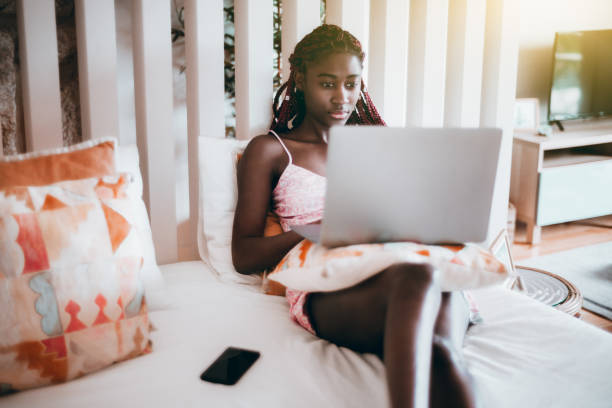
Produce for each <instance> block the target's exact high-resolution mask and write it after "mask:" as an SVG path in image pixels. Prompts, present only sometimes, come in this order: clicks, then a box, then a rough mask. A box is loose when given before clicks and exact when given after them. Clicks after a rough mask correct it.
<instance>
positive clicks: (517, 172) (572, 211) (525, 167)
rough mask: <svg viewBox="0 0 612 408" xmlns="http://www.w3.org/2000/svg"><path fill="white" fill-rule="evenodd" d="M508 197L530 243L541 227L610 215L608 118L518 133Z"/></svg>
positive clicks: (611, 159)
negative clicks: (536, 132)
mask: <svg viewBox="0 0 612 408" xmlns="http://www.w3.org/2000/svg"><path fill="white" fill-rule="evenodd" d="M510 201H511V202H512V203H513V204H514V205H515V206H516V216H517V219H518V220H520V221H522V222H525V223H526V224H527V240H528V241H529V242H531V243H538V242H540V238H541V236H540V234H541V227H542V226H545V225H551V224H558V223H562V222H568V221H575V220H579V219H584V218H591V217H598V216H602V215H607V214H612V122H610V121H606V122H596V123H595V124H590V125H584V124H582V125H573V126H572V127H566V130H565V131H564V132H560V131H557V132H555V133H554V134H553V135H552V136H549V137H546V136H536V135H533V134H527V133H516V134H515V135H514V143H513V147H512V176H511V181H510Z"/></svg>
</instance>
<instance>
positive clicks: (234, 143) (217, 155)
mask: <svg viewBox="0 0 612 408" xmlns="http://www.w3.org/2000/svg"><path fill="white" fill-rule="evenodd" d="M248 143H249V141H248V140H236V139H226V138H216V137H207V136H200V137H199V143H198V145H199V147H198V151H199V162H200V197H199V219H198V249H199V252H200V257H201V258H202V260H203V261H204V262H206V263H208V264H209V266H210V267H211V268H212V270H213V271H214V273H215V274H216V275H217V277H218V278H219V279H220V280H222V281H227V282H235V283H242V284H251V285H258V286H259V285H261V278H260V277H259V276H255V275H243V274H241V273H238V272H237V271H236V269H234V265H233V263H232V250H231V243H232V225H233V222H234V212H235V210H236V201H237V199H238V187H237V182H236V162H237V157H238V154H239V153H241V152H242V151H243V150H244V148H245V147H246V145H247V144H248Z"/></svg>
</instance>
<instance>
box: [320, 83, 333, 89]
mask: <svg viewBox="0 0 612 408" xmlns="http://www.w3.org/2000/svg"><path fill="white" fill-rule="evenodd" d="M321 85H322V86H323V88H333V87H334V83H333V82H323V83H322V84H321Z"/></svg>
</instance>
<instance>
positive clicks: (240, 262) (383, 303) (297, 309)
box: [232, 25, 475, 407]
mask: <svg viewBox="0 0 612 408" xmlns="http://www.w3.org/2000/svg"><path fill="white" fill-rule="evenodd" d="M363 60H364V52H363V51H362V49H361V44H360V43H359V41H357V39H356V38H355V37H353V36H352V35H351V34H350V33H348V32H347V31H344V30H342V29H341V28H340V27H337V26H334V25H322V26H320V27H318V28H316V29H315V30H314V31H313V32H312V33H310V34H308V35H307V36H306V37H304V38H303V39H302V40H301V41H300V42H299V43H298V44H297V45H296V47H295V51H294V53H293V54H292V55H291V57H290V58H289V61H290V63H291V75H290V77H289V80H288V81H287V82H286V83H285V84H283V86H282V87H281V88H280V89H279V91H278V93H277V95H276V97H275V101H274V119H273V121H272V125H271V129H270V132H269V133H268V134H266V135H261V136H257V137H255V138H254V139H253V140H252V141H251V142H250V143H249V145H248V146H247V148H246V150H245V152H244V155H243V156H242V159H241V160H240V165H239V168H238V203H237V207H236V215H235V218H234V229H233V237H232V255H233V262H234V265H235V267H236V270H237V271H238V272H241V273H244V274H250V273H255V272H260V271H262V270H265V269H268V270H271V269H272V268H273V267H274V266H275V265H276V264H277V263H278V262H279V261H280V260H281V259H282V258H283V257H284V256H285V255H286V254H287V252H289V250H290V249H291V248H293V247H294V246H295V245H296V244H298V243H299V242H300V241H301V240H302V238H301V237H300V236H299V235H298V234H297V233H295V232H294V231H291V230H290V226H291V225H302V224H308V223H314V222H319V221H320V220H321V218H322V215H323V202H324V200H323V198H324V194H325V158H326V153H327V137H328V133H329V129H330V128H331V127H332V126H339V125H345V124H355V125H356V124H363V125H372V124H378V125H384V122H383V120H382V119H381V118H380V116H379V115H378V113H377V111H376V108H375V107H374V105H373V104H372V101H371V100H370V97H369V96H368V94H367V92H366V90H365V87H364V83H363V81H362V79H361V73H362V66H363ZM283 95H284V96H283ZM281 97H282V98H283V99H282V100H281V101H280V106H279V99H280V98H281ZM269 210H273V211H274V212H275V213H276V214H277V215H278V216H279V219H280V221H281V226H282V228H283V231H284V233H282V234H280V235H276V236H273V237H264V228H265V223H266V215H267V213H268V211H269ZM287 299H288V301H289V304H290V313H291V315H292V317H293V318H294V319H295V320H296V321H297V322H298V323H299V324H300V325H301V326H303V327H304V328H305V329H307V330H309V331H310V332H312V333H314V334H316V335H317V336H319V337H320V338H323V339H326V340H329V341H331V342H333V343H335V344H337V345H339V346H344V347H348V348H351V349H353V350H355V351H358V352H364V353H365V352H369V353H375V354H377V355H378V356H380V358H381V359H383V361H384V364H385V368H386V372H387V379H388V386H389V392H390V397H391V402H392V404H393V406H394V407H400V406H401V407H424V406H429V405H431V406H435V407H451V406H457V407H472V406H475V399H474V395H473V392H472V387H471V385H470V381H469V376H468V374H467V371H466V370H465V368H464V366H463V364H462V362H461V354H460V350H461V345H462V342H463V337H464V335H465V332H466V330H467V326H468V322H469V318H468V316H469V314H468V309H467V306H466V303H465V300H464V299H463V297H462V295H461V294H460V293H441V292H440V290H439V289H438V288H437V286H436V279H435V276H434V271H433V269H432V268H431V267H429V266H428V265H424V264H407V263H403V264H396V265H393V266H391V267H389V268H387V269H385V270H384V271H381V272H380V273H379V274H377V275H375V276H374V277H372V278H370V279H368V280H366V281H364V282H362V283H360V284H358V285H356V286H354V287H351V288H348V289H344V290H340V291H336V292H325V293H306V292H299V291H294V290H291V289H287Z"/></svg>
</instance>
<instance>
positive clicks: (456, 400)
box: [430, 292, 476, 408]
mask: <svg viewBox="0 0 612 408" xmlns="http://www.w3.org/2000/svg"><path fill="white" fill-rule="evenodd" d="M468 325H469V309H468V306H467V304H466V301H465V299H464V297H463V294H462V293H461V292H445V293H442V302H441V304H440V312H439V313H438V318H437V320H436V325H435V329H434V332H435V335H434V342H433V351H432V364H431V395H430V404H431V407H433V408H437V407H474V406H476V398H475V395H474V392H473V385H472V381H471V377H470V375H469V373H468V371H467V369H466V367H465V365H464V364H463V353H462V346H463V339H464V337H465V332H466V331H467V328H468Z"/></svg>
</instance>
